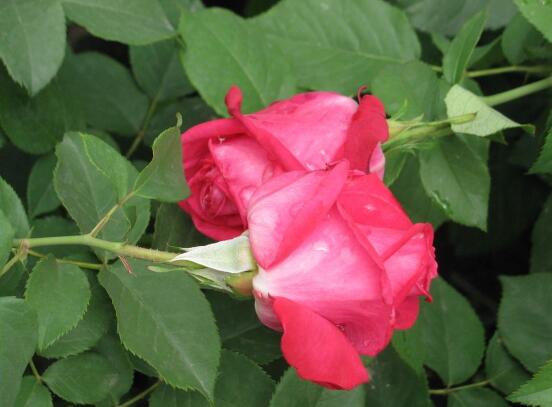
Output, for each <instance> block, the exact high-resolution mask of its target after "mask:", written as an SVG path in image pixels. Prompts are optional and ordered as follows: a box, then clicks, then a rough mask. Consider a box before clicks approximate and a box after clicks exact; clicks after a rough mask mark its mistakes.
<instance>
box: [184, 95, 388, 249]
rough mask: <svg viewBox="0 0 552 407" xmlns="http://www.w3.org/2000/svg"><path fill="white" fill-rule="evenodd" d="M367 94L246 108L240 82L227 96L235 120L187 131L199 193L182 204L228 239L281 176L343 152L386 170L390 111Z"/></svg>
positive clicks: (354, 161)
mask: <svg viewBox="0 0 552 407" xmlns="http://www.w3.org/2000/svg"><path fill="white" fill-rule="evenodd" d="M359 99H360V104H357V103H355V102H354V101H353V99H351V98H348V97H345V96H342V95H339V94H337V93H331V92H308V93H303V94H299V95H296V96H294V97H292V98H290V99H287V100H282V101H279V102H276V103H274V104H272V105H270V106H269V107H267V108H266V109H263V110H261V111H259V112H256V113H253V114H242V113H241V101H242V94H241V91H240V90H239V89H238V88H237V87H232V88H231V89H230V91H229V92H228V94H227V96H226V105H227V108H228V113H229V114H230V115H231V116H232V117H231V118H227V119H218V120H213V121H210V122H207V123H203V124H200V125H197V126H195V127H193V128H191V129H190V130H188V131H186V132H185V133H184V134H183V135H182V148H183V161H184V169H185V174H186V179H187V181H188V184H189V186H190V190H191V195H190V197H189V198H187V199H186V200H185V201H183V202H181V207H182V208H183V209H184V210H185V211H186V212H188V213H189V214H190V215H191V217H192V219H193V222H194V224H195V226H196V227H197V229H199V230H200V231H201V232H203V233H204V234H206V235H207V236H209V237H211V238H213V239H216V240H223V239H229V238H232V237H235V236H237V235H239V234H240V233H242V232H243V231H244V230H245V229H246V228H247V205H248V202H249V199H250V198H251V196H252V195H253V193H254V192H255V190H256V189H257V188H258V187H259V186H261V185H262V184H264V183H265V182H266V181H268V180H269V179H271V178H272V177H274V176H275V175H278V174H281V173H283V172H286V171H292V170H316V169H324V168H326V166H327V165H329V164H331V163H332V162H335V161H336V160H340V159H343V158H347V159H348V160H349V161H350V162H351V166H352V168H355V169H358V170H360V171H368V170H369V169H370V171H372V172H379V173H380V174H381V171H382V170H383V163H384V157H383V153H382V152H381V148H380V147H379V143H381V142H383V141H385V140H386V139H387V122H386V120H385V113H384V109H383V106H382V104H381V103H380V102H379V100H378V99H376V98H375V97H373V96H370V95H365V96H363V97H362V98H360V97H359Z"/></svg>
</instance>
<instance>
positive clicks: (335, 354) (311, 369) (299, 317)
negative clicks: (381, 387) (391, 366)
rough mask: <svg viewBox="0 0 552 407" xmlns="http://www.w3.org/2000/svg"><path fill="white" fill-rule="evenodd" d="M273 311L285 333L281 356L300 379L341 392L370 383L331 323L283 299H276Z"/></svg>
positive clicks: (359, 361) (340, 333)
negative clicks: (295, 370) (340, 390)
mask: <svg viewBox="0 0 552 407" xmlns="http://www.w3.org/2000/svg"><path fill="white" fill-rule="evenodd" d="M274 311H275V312H276V314H277V315H278V318H279V319H280V321H281V323H282V326H283V329H284V335H283V337H282V352H283V354H284V356H285V358H286V360H287V361H288V363H289V364H290V365H291V366H293V367H295V369H297V374H298V375H299V376H300V377H302V378H303V379H305V380H310V381H314V382H316V383H319V384H321V385H322V386H325V387H328V388H331V389H342V390H350V389H352V388H354V387H356V386H358V385H359V384H361V383H365V382H367V381H368V380H369V376H368V372H367V371H366V368H365V367H364V365H363V364H362V361H361V360H360V357H359V355H358V353H357V352H356V350H355V349H354V348H353V346H352V345H351V344H350V343H349V341H348V340H347V338H346V337H345V335H343V333H342V332H341V331H340V330H339V329H338V328H337V327H336V326H335V325H333V324H332V323H331V322H329V321H328V320H326V319H324V318H322V317H321V316H320V315H318V314H316V313H314V312H312V311H311V310H309V309H308V308H306V307H304V306H301V305H299V304H297V303H295V302H293V301H290V300H287V299H285V298H276V299H275V301H274Z"/></svg>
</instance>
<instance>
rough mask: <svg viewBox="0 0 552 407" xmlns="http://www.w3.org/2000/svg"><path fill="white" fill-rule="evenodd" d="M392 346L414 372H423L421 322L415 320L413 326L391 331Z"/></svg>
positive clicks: (424, 350) (423, 351)
mask: <svg viewBox="0 0 552 407" xmlns="http://www.w3.org/2000/svg"><path fill="white" fill-rule="evenodd" d="M392 340H393V348H394V349H395V350H396V351H397V353H398V355H399V356H400V357H401V359H402V360H403V361H405V362H406V363H407V364H408V366H410V367H411V368H412V369H413V370H414V371H415V372H416V373H418V374H423V366H424V360H425V354H426V349H424V343H423V336H422V324H421V322H419V321H416V323H415V324H414V326H413V327H411V328H409V329H406V330H403V331H395V332H394V333H393V339H392Z"/></svg>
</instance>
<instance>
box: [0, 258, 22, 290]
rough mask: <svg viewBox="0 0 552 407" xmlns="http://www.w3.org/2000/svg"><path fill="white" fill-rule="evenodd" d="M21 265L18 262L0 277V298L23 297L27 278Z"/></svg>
mask: <svg viewBox="0 0 552 407" xmlns="http://www.w3.org/2000/svg"><path fill="white" fill-rule="evenodd" d="M28 274H29V273H28V272H27V269H26V268H25V266H24V265H23V263H21V262H18V263H16V264H14V266H13V267H12V268H11V269H10V271H9V273H5V274H4V275H2V276H1V277H0V297H23V293H24V292H25V283H26V280H27V276H28Z"/></svg>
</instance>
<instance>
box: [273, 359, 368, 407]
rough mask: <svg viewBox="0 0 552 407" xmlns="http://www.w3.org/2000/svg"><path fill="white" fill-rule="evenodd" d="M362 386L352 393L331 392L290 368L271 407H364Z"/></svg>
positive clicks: (276, 392) (275, 393)
mask: <svg viewBox="0 0 552 407" xmlns="http://www.w3.org/2000/svg"><path fill="white" fill-rule="evenodd" d="M363 406H364V389H363V387H362V386H359V387H357V388H356V389H354V390H350V391H341V390H329V389H326V388H324V387H322V386H320V385H317V384H314V383H312V382H307V381H305V380H302V379H300V378H299V377H298V376H297V373H296V372H295V370H294V369H293V368H289V369H288V370H287V371H286V373H285V374H284V375H283V376H282V378H281V379H280V382H279V383H278V385H277V386H276V391H275V392H274V395H273V396H272V400H271V401H270V407H363Z"/></svg>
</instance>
